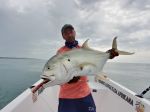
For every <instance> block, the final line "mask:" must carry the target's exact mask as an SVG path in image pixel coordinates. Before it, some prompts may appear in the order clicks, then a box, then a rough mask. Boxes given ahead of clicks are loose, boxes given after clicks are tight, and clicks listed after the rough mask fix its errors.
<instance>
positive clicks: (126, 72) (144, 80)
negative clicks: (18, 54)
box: [0, 58, 150, 109]
mask: <svg viewBox="0 0 150 112" xmlns="http://www.w3.org/2000/svg"><path fill="white" fill-rule="evenodd" d="M45 62H46V60H39V59H1V58H0V109H1V108H3V107H4V106H5V105H7V104H8V103H9V102H10V101H12V100H13V99H14V98H15V97H17V96H18V95H19V94H20V93H22V92H23V91H24V90H25V89H27V88H28V87H30V86H31V85H32V84H33V83H35V82H36V81H37V80H39V79H40V75H41V72H42V68H43V66H44V64H45ZM104 72H105V73H107V74H108V75H107V76H108V77H110V78H112V79H113V80H115V81H117V82H119V83H120V84H122V85H124V86H126V87H127V88H129V89H131V90H132V91H134V92H137V93H141V91H143V90H144V89H145V88H147V87H148V86H150V64H133V63H132V64H131V63H107V64H106V65H105V67H104ZM145 97H146V98H150V92H148V93H147V94H146V95H145Z"/></svg>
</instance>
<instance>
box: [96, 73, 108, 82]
mask: <svg viewBox="0 0 150 112" xmlns="http://www.w3.org/2000/svg"><path fill="white" fill-rule="evenodd" d="M107 78H108V77H107V76H106V73H103V72H101V73H99V74H98V75H96V76H95V82H98V80H107Z"/></svg>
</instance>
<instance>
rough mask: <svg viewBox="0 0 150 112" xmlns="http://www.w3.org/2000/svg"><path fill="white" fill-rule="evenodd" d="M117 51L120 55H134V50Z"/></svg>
mask: <svg viewBox="0 0 150 112" xmlns="http://www.w3.org/2000/svg"><path fill="white" fill-rule="evenodd" d="M117 52H118V53H119V55H132V54H134V52H133V53H131V52H126V51H119V50H117Z"/></svg>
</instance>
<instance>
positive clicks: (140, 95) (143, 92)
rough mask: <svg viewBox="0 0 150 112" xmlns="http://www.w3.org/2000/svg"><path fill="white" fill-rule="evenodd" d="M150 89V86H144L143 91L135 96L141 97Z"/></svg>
mask: <svg viewBox="0 0 150 112" xmlns="http://www.w3.org/2000/svg"><path fill="white" fill-rule="evenodd" d="M149 90H150V86H149V87H148V88H146V89H145V90H144V91H142V93H141V94H139V95H136V96H137V97H140V98H143V96H144V95H145V94H146V93H147V92H148V91H149Z"/></svg>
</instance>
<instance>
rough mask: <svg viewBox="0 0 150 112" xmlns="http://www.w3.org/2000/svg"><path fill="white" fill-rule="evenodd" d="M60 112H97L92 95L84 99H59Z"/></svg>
mask: <svg viewBox="0 0 150 112" xmlns="http://www.w3.org/2000/svg"><path fill="white" fill-rule="evenodd" d="M58 112H96V106H95V103H94V100H93V97H92V95H91V94H89V95H88V96H86V97H83V98H77V99H66V98H59V106H58Z"/></svg>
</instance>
